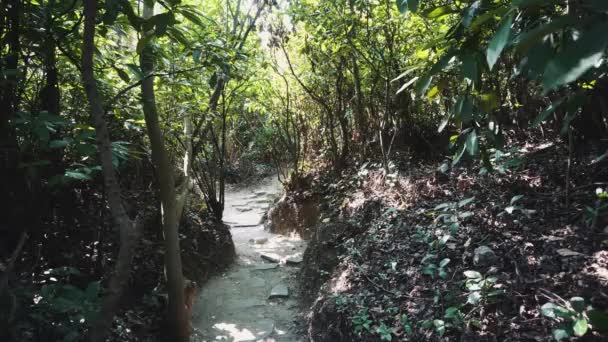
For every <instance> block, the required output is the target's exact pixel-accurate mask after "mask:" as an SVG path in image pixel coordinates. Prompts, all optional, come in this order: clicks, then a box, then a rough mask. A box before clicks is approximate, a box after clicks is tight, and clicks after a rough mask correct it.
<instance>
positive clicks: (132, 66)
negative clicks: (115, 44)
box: [127, 63, 145, 81]
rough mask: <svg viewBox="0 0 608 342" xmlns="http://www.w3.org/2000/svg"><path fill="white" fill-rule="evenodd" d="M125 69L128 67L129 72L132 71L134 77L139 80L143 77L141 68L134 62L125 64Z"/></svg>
mask: <svg viewBox="0 0 608 342" xmlns="http://www.w3.org/2000/svg"><path fill="white" fill-rule="evenodd" d="M127 69H129V71H131V73H133V75H135V77H136V78H137V80H139V81H141V80H143V79H144V77H145V76H144V73H143V72H141V69H140V68H139V66H138V65H135V64H131V63H129V64H127Z"/></svg>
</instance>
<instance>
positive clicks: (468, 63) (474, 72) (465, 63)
mask: <svg viewBox="0 0 608 342" xmlns="http://www.w3.org/2000/svg"><path fill="white" fill-rule="evenodd" d="M461 60H462V65H461V67H460V78H461V79H462V80H466V81H467V83H469V84H470V83H477V81H478V80H479V67H478V65H477V56H476V54H475V53H474V52H471V53H466V54H464V55H462V56H461Z"/></svg>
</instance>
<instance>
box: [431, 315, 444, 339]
mask: <svg viewBox="0 0 608 342" xmlns="http://www.w3.org/2000/svg"><path fill="white" fill-rule="evenodd" d="M433 325H434V326H435V331H436V332H437V334H438V335H439V336H443V334H444V333H445V322H444V321H442V320H440V319H434V320H433Z"/></svg>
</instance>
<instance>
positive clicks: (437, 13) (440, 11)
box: [421, 6, 459, 19]
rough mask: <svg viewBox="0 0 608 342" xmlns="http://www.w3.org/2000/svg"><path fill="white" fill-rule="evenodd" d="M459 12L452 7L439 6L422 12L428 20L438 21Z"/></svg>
mask: <svg viewBox="0 0 608 342" xmlns="http://www.w3.org/2000/svg"><path fill="white" fill-rule="evenodd" d="M458 12H459V11H458V9H456V8H452V7H450V6H439V7H434V8H429V9H427V10H424V11H422V13H421V15H422V16H423V17H425V18H427V19H438V18H441V17H443V16H446V15H448V14H454V13H458Z"/></svg>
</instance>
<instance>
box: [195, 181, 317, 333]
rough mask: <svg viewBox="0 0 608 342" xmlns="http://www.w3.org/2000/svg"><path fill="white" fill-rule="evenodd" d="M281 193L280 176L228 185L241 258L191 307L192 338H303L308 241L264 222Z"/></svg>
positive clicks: (228, 214)
mask: <svg viewBox="0 0 608 342" xmlns="http://www.w3.org/2000/svg"><path fill="white" fill-rule="evenodd" d="M281 193H282V187H281V184H280V183H279V182H278V181H277V180H276V177H269V178H266V179H263V180H262V181H260V182H258V183H256V184H253V185H252V186H250V187H247V188H239V187H233V188H227V189H226V208H225V211H224V222H225V223H226V224H228V225H230V226H231V229H230V230H231V232H232V238H233V240H234V244H235V247H236V253H237V260H236V262H235V264H234V265H232V266H231V268H230V269H228V270H227V271H226V272H225V273H224V274H222V275H221V276H217V277H214V278H212V279H211V280H210V281H209V282H208V283H207V284H205V285H204V286H203V289H202V290H201V294H200V296H199V298H198V299H197V301H196V303H195V305H194V308H193V327H194V328H195V330H196V331H195V336H194V337H193V340H194V341H267V342H271V341H276V342H298V341H304V340H305V339H304V338H303V337H302V336H300V334H298V333H297V331H296V329H295V324H294V322H295V321H296V320H298V319H301V318H299V310H298V305H297V303H298V301H297V298H296V293H295V291H294V290H295V286H294V285H295V276H296V273H297V271H298V269H299V262H301V258H302V254H303V253H304V249H305V248H306V243H305V242H304V241H302V240H300V239H299V238H296V237H287V236H282V235H276V234H271V233H269V232H267V231H265V230H264V227H263V225H261V224H260V220H261V218H262V215H263V214H264V212H266V210H267V209H268V207H269V206H270V205H271V203H272V202H273V199H275V198H277V197H279V196H280V195H281ZM262 255H264V256H265V257H266V258H262ZM267 259H276V260H278V261H279V262H272V261H268V260H267ZM286 290H287V292H288V293H287V296H285V295H286V293H285V291H286Z"/></svg>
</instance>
